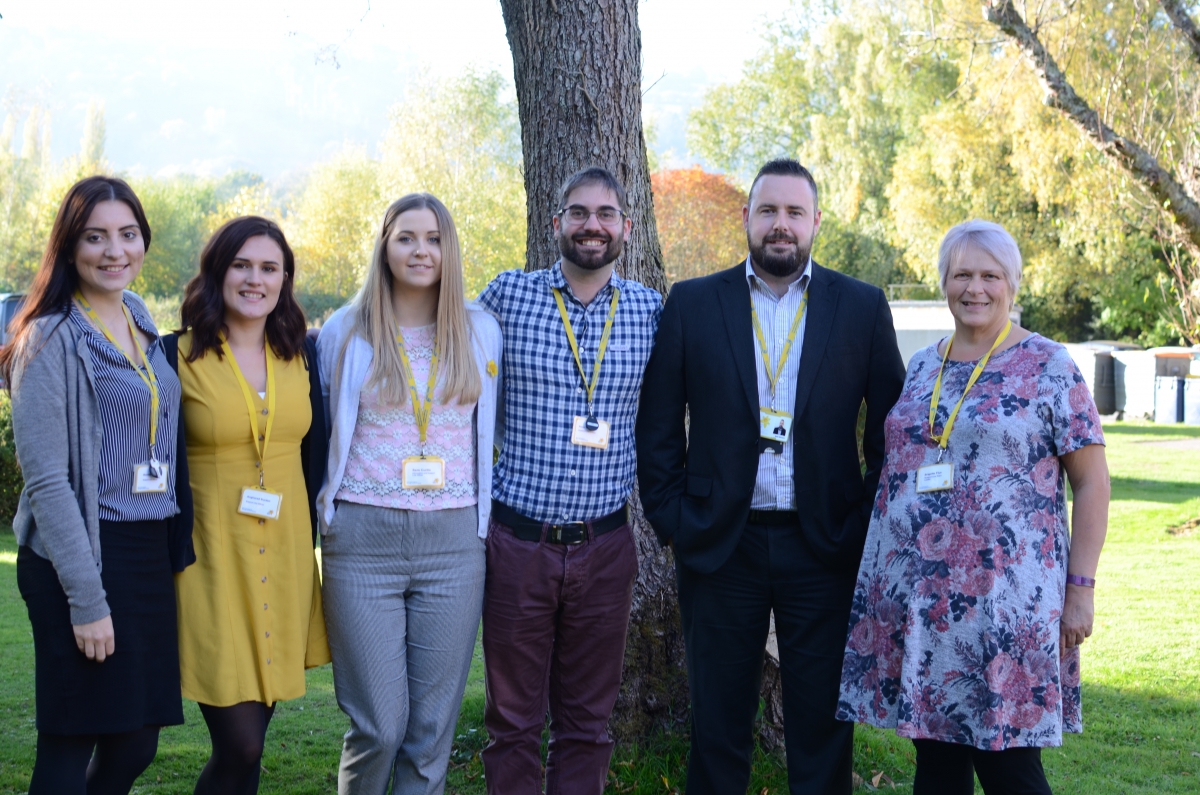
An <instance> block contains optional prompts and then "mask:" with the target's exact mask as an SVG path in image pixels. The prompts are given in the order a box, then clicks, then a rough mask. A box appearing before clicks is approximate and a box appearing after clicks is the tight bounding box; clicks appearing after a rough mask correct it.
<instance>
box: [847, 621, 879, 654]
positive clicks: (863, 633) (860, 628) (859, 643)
mask: <svg viewBox="0 0 1200 795" xmlns="http://www.w3.org/2000/svg"><path fill="white" fill-rule="evenodd" d="M877 634H878V629H877V628H876V626H875V619H873V618H870V617H869V616H863V617H862V618H860V619H859V620H858V623H857V624H855V625H854V629H852V630H851V631H850V640H849V642H848V643H847V645H849V646H850V648H852V649H854V650H855V651H856V652H858V653H859V654H861V655H863V656H864V657H869V656H871V655H873V654H875V639H876V635H877Z"/></svg>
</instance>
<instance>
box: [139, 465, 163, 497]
mask: <svg viewBox="0 0 1200 795" xmlns="http://www.w3.org/2000/svg"><path fill="white" fill-rule="evenodd" d="M169 471H170V466H169V465H168V464H161V463H159V462H158V461H153V462H150V463H146V464H138V465H137V466H135V467H134V468H133V493H134V494H161V493H163V492H165V491H166V490H167V473H168V472H169Z"/></svg>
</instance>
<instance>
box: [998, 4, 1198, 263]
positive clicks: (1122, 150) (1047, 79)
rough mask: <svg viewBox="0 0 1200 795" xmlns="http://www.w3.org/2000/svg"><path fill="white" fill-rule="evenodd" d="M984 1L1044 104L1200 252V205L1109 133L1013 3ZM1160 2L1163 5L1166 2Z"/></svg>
mask: <svg viewBox="0 0 1200 795" xmlns="http://www.w3.org/2000/svg"><path fill="white" fill-rule="evenodd" d="M982 1H983V15H984V18H985V19H987V21H988V22H991V23H992V24H993V25H995V26H996V27H998V28H1000V30H1001V31H1003V32H1004V34H1005V35H1007V36H1008V37H1009V39H1011V40H1012V41H1013V42H1014V43H1015V44H1016V45H1017V47H1018V48H1019V49H1020V51H1021V55H1023V56H1024V58H1025V60H1026V61H1027V62H1028V63H1029V65H1030V67H1031V68H1032V69H1033V73H1034V75H1035V76H1036V77H1037V79H1038V82H1039V83H1041V85H1042V89H1043V91H1044V92H1045V97H1044V101H1045V103H1046V104H1047V105H1048V106H1049V107H1052V108H1055V109H1056V110H1059V111H1062V113H1063V114H1064V115H1066V117H1067V118H1068V119H1070V120H1071V122H1072V123H1073V124H1074V125H1075V126H1076V127H1078V128H1079V130H1080V131H1081V132H1082V133H1083V134H1084V135H1085V136H1087V138H1088V140H1090V141H1091V142H1092V143H1093V144H1094V145H1095V146H1096V148H1097V149H1099V150H1100V151H1101V152H1102V153H1103V154H1104V155H1106V156H1107V157H1108V158H1109V159H1110V160H1112V161H1113V162H1115V163H1116V164H1117V165H1118V166H1120V167H1121V168H1122V169H1124V170H1125V171H1126V173H1128V174H1129V175H1130V176H1131V177H1133V179H1134V180H1135V181H1136V182H1138V183H1139V184H1141V186H1142V187H1144V188H1145V189H1146V190H1147V191H1149V192H1150V195H1152V196H1153V197H1154V198H1155V199H1156V200H1157V201H1158V203H1159V204H1160V205H1161V206H1162V207H1163V209H1164V210H1166V212H1167V213H1169V214H1170V216H1171V218H1172V219H1173V220H1174V221H1175V224H1176V226H1178V227H1179V228H1180V230H1181V231H1182V232H1183V233H1184V234H1185V236H1186V237H1187V239H1188V240H1189V242H1190V243H1191V244H1192V245H1193V246H1195V247H1196V248H1198V249H1200V204H1197V202H1196V200H1195V199H1193V198H1192V197H1191V196H1189V195H1188V193H1187V191H1186V190H1185V189H1184V187H1183V186H1182V185H1181V184H1180V183H1179V182H1178V181H1177V180H1176V179H1175V177H1174V176H1172V175H1171V173H1170V172H1169V171H1167V170H1166V169H1164V168H1163V167H1162V166H1161V165H1159V163H1158V160H1156V159H1155V158H1154V156H1153V155H1151V154H1150V153H1149V152H1147V151H1146V150H1145V149H1143V148H1142V147H1141V146H1139V145H1138V144H1137V143H1136V142H1135V141H1132V140H1130V139H1128V138H1126V137H1124V136H1122V135H1118V134H1117V133H1115V132H1113V130H1112V129H1111V128H1110V127H1109V126H1108V125H1106V124H1105V123H1104V122H1103V121H1101V119H1100V117H1099V115H1098V114H1097V113H1096V111H1094V110H1092V108H1091V106H1090V105H1088V103H1087V102H1086V101H1085V100H1084V99H1083V98H1082V97H1080V96H1079V95H1078V94H1076V93H1075V89H1074V88H1073V87H1072V86H1071V84H1070V83H1069V82H1067V77H1066V75H1064V74H1063V72H1062V70H1061V69H1059V67H1058V64H1057V63H1055V62H1054V58H1053V57H1051V55H1050V53H1048V52H1046V48H1045V47H1043V46H1042V42H1041V41H1040V40H1039V39H1038V37H1037V34H1036V33H1034V32H1033V31H1032V30H1030V29H1029V26H1028V25H1027V24H1026V23H1025V20H1024V19H1023V18H1022V17H1021V15H1020V14H1018V13H1017V10H1016V8H1014V7H1013V3H1012V0H982ZM1163 4H1164V6H1165V5H1166V4H1167V3H1166V2H1164V3H1163Z"/></svg>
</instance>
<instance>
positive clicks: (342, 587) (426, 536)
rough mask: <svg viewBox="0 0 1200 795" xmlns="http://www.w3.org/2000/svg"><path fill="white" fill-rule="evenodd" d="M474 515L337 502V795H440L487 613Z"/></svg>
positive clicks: (329, 563)
mask: <svg viewBox="0 0 1200 795" xmlns="http://www.w3.org/2000/svg"><path fill="white" fill-rule="evenodd" d="M476 517H477V514H476V508H475V506H471V507H468V508H451V509H447V510H441V511H405V510H398V509H394V508H377V507H374V506H370V505H359V504H356V503H352V502H340V503H338V507H337V513H336V514H335V516H334V519H333V522H332V524H331V525H330V527H329V532H328V533H327V534H326V535H325V537H324V539H323V540H322V543H321V555H322V574H323V577H322V589H321V590H322V597H323V601H324V605H325V623H326V624H327V626H328V631H329V648H330V651H331V652H332V653H333V682H334V689H335V692H336V694H337V702H338V705H339V706H340V707H341V708H342V711H343V712H345V713H346V715H347V716H349V718H350V730H349V731H347V732H346V736H345V740H344V744H343V746H342V762H341V767H340V769H339V770H338V793H339V795H360V793H361V794H362V795H384V793H386V792H387V791H388V784H389V782H391V781H393V780H394V783H393V788H392V790H391V791H392V792H393V793H396V794H397V795H417V794H418V793H420V794H421V795H437V794H438V793H441V792H442V791H443V790H444V789H445V786H446V767H447V764H448V762H449V758H450V746H451V743H452V742H453V739H454V728H455V723H456V719H457V717H458V709H459V706H460V705H461V704H462V697H463V689H464V687H465V686H466V681H467V672H468V670H469V669H470V666H471V654H472V651H473V649H474V648H475V638H476V633H477V632H478V630H479V616H480V611H481V610H482V608H483V584H484V565H485V552H484V543H483V540H482V539H480V538H479V536H478V534H477V529H478V521H477V518H476Z"/></svg>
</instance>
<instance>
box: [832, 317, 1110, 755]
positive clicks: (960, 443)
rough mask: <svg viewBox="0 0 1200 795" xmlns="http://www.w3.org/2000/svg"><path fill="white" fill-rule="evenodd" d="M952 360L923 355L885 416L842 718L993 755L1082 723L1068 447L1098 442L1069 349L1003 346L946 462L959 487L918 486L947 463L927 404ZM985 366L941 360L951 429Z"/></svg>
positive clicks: (1036, 342) (1036, 338)
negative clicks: (1072, 606)
mask: <svg viewBox="0 0 1200 795" xmlns="http://www.w3.org/2000/svg"><path fill="white" fill-rule="evenodd" d="M940 363H941V357H940V356H939V355H938V352H937V348H936V346H934V347H929V348H926V349H924V350H922V351H920V352H918V353H917V354H916V355H914V356H913V358H912V360H911V361H910V362H909V365H908V376H907V378H906V379H905V383H904V390H903V392H902V393H901V395H900V399H899V401H898V402H897V403H896V405H895V407H894V408H893V409H892V410H891V412H890V413H889V414H888V417H887V421H886V425H885V433H886V446H887V457H886V459H885V461H884V465H883V472H882V474H881V477H880V483H879V491H878V492H877V494H876V497H875V506H874V509H873V512H872V515H871V523H870V527H869V529H868V531H867V541H866V547H865V549H864V553H863V559H862V564H861V566H860V568H859V573H858V581H857V584H856V587H855V592H854V602H853V606H852V608H851V615H850V628H849V637H848V639H847V641H846V651H845V658H844V662H843V667H842V685H841V694H840V697H839V701H838V710H837V717H838V719H839V720H845V721H858V722H861V723H869V724H872V725H875V726H879V727H881V728H895V729H896V733H897V734H898V735H900V736H903V737H910V738H913V739H928V740H940V741H942V742H951V743H959V744H963V745H970V746H973V747H976V748H980V749H983V750H993V751H997V750H1003V749H1006V748H1014V747H1030V746H1032V747H1040V746H1053V745H1061V744H1062V733H1063V731H1067V732H1080V731H1082V729H1083V726H1082V721H1081V716H1080V704H1079V649H1078V648H1075V649H1072V650H1071V652H1070V653H1068V654H1067V655H1066V657H1064V658H1063V659H1061V660H1060V659H1059V619H1060V617H1061V614H1062V606H1063V598H1064V595H1065V590H1066V575H1067V553H1068V549H1069V538H1068V531H1067V511H1066V491H1065V487H1064V481H1063V470H1062V468H1061V467H1060V465H1059V458H1058V457H1059V456H1062V455H1065V454H1067V453H1070V452H1073V451H1075V450H1078V449H1080V448H1082V447H1085V446H1087V445H1090V444H1103V443H1104V437H1103V435H1102V432H1101V430H1100V418H1099V416H1098V415H1097V413H1096V406H1095V403H1094V402H1093V401H1092V396H1091V393H1090V392H1089V391H1088V388H1087V385H1086V384H1085V383H1084V381H1083V378H1082V376H1081V375H1080V374H1079V370H1078V369H1077V368H1076V367H1075V363H1074V362H1073V361H1072V360H1071V358H1070V356H1069V355H1068V354H1067V352H1066V349H1065V348H1063V346H1061V345H1059V344H1057V343H1055V342H1052V341H1050V340H1047V339H1046V338H1044V337H1042V336H1040V335H1037V334H1032V335H1030V336H1029V337H1026V338H1025V339H1024V340H1022V341H1021V342H1020V343H1018V344H1017V345H1014V346H1012V347H1011V348H1007V349H1005V350H1002V351H999V352H998V353H996V354H994V355H993V356H992V358H991V360H990V361H989V362H988V364H987V367H986V369H985V370H984V371H983V373H982V374H981V375H980V377H979V380H978V381H977V382H976V384H975V386H974V387H972V389H971V392H970V393H969V394H968V395H967V397H966V400H965V401H964V402H963V406H962V409H961V410H960V412H959V415H958V418H957V420H956V422H955V425H954V429H953V432H952V435H951V438H950V444H949V448H948V449H947V451H946V454H945V456H944V458H943V461H950V462H952V463H953V464H954V487H953V488H952V489H950V490H946V491H934V492H926V493H924V494H917V493H916V490H915V487H914V481H915V478H916V470H917V467H919V466H923V465H924V464H931V463H934V462H936V461H937V458H938V447H937V446H936V444H935V443H934V442H933V441H932V440H931V439H930V429H929V402H930V398H931V396H932V394H933V385H934V380H935V379H936V378H937V374H938V367H939V365H940ZM975 364H976V362H955V361H947V362H946V371H945V374H944V376H943V385H942V398H941V404H940V405H939V406H938V412H937V429H938V431H939V432H940V431H941V429H942V428H943V426H944V423H945V421H946V418H947V417H948V415H949V413H950V411H951V410H953V408H954V404H955V403H956V402H957V401H958V398H959V396H961V395H962V393H963V388H964V387H965V386H966V383H967V379H968V378H969V377H970V375H971V371H972V370H973V369H974V367H975Z"/></svg>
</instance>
